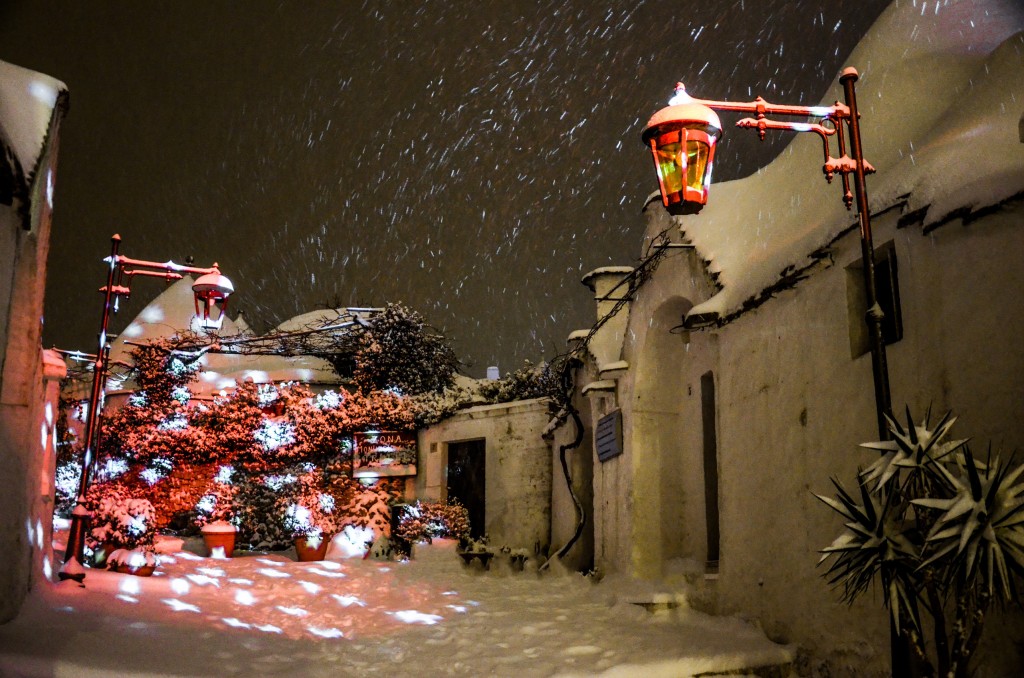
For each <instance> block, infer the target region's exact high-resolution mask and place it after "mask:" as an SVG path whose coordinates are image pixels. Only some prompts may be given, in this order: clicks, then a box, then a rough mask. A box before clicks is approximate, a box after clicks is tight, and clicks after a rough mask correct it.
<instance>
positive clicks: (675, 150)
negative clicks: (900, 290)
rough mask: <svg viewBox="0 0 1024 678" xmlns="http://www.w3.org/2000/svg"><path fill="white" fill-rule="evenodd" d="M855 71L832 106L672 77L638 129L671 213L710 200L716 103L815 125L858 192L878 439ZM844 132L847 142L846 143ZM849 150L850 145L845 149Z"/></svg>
mask: <svg viewBox="0 0 1024 678" xmlns="http://www.w3.org/2000/svg"><path fill="white" fill-rule="evenodd" d="M858 77H859V74H858V73H857V70H856V69H855V68H846V69H844V70H843V72H842V73H841V74H840V76H839V82H840V83H842V85H843V93H844V95H845V99H846V104H845V105H844V104H841V103H839V102H838V101H837V102H835V103H834V104H832V105H831V106H786V105H779V104H771V103H768V102H767V101H765V100H764V99H762V98H761V97H757V98H756V99H754V101H750V102H731V101H710V100H706V99H694V98H692V97H691V96H689V95H688V94H687V93H686V89H685V88H684V87H683V84H682V83H678V84H677V85H676V94H675V96H674V97H673V98H672V99H671V100H670V101H669V105H668V106H667V107H666V108H663V109H661V110H660V111H658V112H657V113H655V114H654V115H653V116H652V117H651V119H650V121H649V122H648V123H647V125H646V126H645V127H644V131H643V141H644V144H645V145H647V146H649V147H650V149H651V153H652V155H653V156H654V167H655V170H656V171H657V173H658V184H659V186H660V187H661V200H662V203H663V204H664V205H665V208H666V209H667V210H668V211H669V213H671V214H696V213H697V212H699V211H700V210H701V208H702V207H703V206H704V205H705V204H706V203H707V199H708V186H709V185H710V183H711V165H712V161H713V159H714V147H715V142H716V141H717V140H718V137H719V136H720V135H721V129H722V126H721V123H720V122H719V121H718V116H717V115H716V114H715V110H720V111H739V112H744V113H754V114H755V115H756V117H754V118H743V119H742V120H739V121H738V122H737V123H736V126H737V127H745V128H750V129H756V130H757V132H758V134H759V135H760V137H761V140H762V141H763V140H764V137H765V132H766V131H767V130H769V129H777V130H788V131H791V132H813V133H815V134H817V135H818V136H819V137H821V140H822V145H823V146H824V150H825V164H824V165H823V166H822V172H824V174H825V179H826V180H827V181H828V182H829V183H832V178H833V177H834V176H835V175H836V174H839V175H840V176H841V177H842V184H843V202H844V203H845V204H846V209H850V208H851V206H852V205H853V201H854V194H855V195H856V200H857V214H858V217H859V220H860V243H861V256H862V258H863V261H864V291H865V296H866V297H867V309H868V310H867V313H866V315H865V321H866V322H867V328H868V339H869V342H870V346H871V371H872V377H873V379H874V386H875V414H876V417H877V419H878V435H879V436H880V438H879V439H880V440H889V439H890V435H889V427H888V425H887V423H886V420H885V417H886V415H887V414H889V413H891V409H892V407H891V398H890V393H889V369H888V365H887V362H886V357H885V342H884V341H883V340H882V318H883V317H884V314H883V313H882V309H881V307H880V306H879V304H878V296H877V293H876V286H875V250H874V245H873V244H872V240H871V214H870V212H869V211H868V193H867V186H866V184H865V181H864V177H865V176H866V175H868V174H871V173H873V172H874V171H875V168H874V167H872V166H871V164H870V163H868V162H867V160H865V159H864V153H863V150H862V148H861V137H860V114H859V113H858V111H857V94H856V91H855V89H854V84H855V83H856V82H857V78H858ZM768 115H773V116H776V115H781V116H787V117H798V118H804V119H805V120H807V122H790V121H785V120H783V121H780V120H773V119H770V118H768V117H767V116H768ZM847 134H849V149H847ZM832 137H836V140H837V146H838V154H839V157H838V158H837V157H833V156H832V155H831V149H830V144H829V142H830V139H831V138H832ZM848 150H849V153H848V152H847V151H848ZM850 174H852V175H853V179H854V183H853V187H854V193H851V192H850V180H849V175H850ZM890 639H891V643H892V671H893V675H894V676H905V675H910V671H911V667H910V659H909V650H908V648H907V645H906V643H905V642H904V641H903V639H902V638H901V637H900V636H899V634H898V633H897V632H896V629H895V625H894V624H892V622H890Z"/></svg>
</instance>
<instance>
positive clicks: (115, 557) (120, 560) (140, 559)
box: [109, 549, 157, 577]
mask: <svg viewBox="0 0 1024 678" xmlns="http://www.w3.org/2000/svg"><path fill="white" fill-rule="evenodd" d="M109 561H110V569H111V570H113V571H114V572H119V573H121V574H133V575H135V576H136V577H149V576H150V575H152V574H153V572H154V571H155V570H156V566H157V559H156V557H155V556H154V555H153V554H152V553H149V552H144V551H129V550H128V549H117V550H115V551H114V552H113V553H111V554H110V558H109Z"/></svg>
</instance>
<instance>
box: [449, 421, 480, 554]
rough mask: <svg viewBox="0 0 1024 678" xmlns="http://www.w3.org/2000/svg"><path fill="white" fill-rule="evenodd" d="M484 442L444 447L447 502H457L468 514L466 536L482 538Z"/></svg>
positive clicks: (477, 441)
mask: <svg viewBox="0 0 1024 678" xmlns="http://www.w3.org/2000/svg"><path fill="white" fill-rule="evenodd" d="M486 470H487V441H486V440H484V439H483V438H481V439H480V440H467V441H465V442H461V443H448V501H450V502H451V501H458V502H459V503H460V504H462V505H463V506H465V507H466V510H467V511H469V536H470V537H472V538H473V539H479V538H480V537H483V536H484V519H485V513H484V507H485V506H486V503H485V501H486V495H485V492H484V478H486V475H485V472H486Z"/></svg>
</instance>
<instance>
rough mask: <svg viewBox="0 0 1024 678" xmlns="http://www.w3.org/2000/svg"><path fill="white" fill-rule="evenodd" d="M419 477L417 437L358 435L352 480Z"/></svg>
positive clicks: (386, 433) (383, 433) (381, 433)
mask: <svg viewBox="0 0 1024 678" xmlns="http://www.w3.org/2000/svg"><path fill="white" fill-rule="evenodd" d="M414 475H416V434H415V433H407V432H403V431H363V432H362V433H357V434H356V435H355V453H354V454H353V455H352V477H353V478H378V477H383V476H414Z"/></svg>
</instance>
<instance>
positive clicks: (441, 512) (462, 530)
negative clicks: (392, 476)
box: [395, 501, 469, 543]
mask: <svg viewBox="0 0 1024 678" xmlns="http://www.w3.org/2000/svg"><path fill="white" fill-rule="evenodd" d="M397 522H398V525H397V526H396V528H395V535H396V536H397V537H399V538H401V539H405V540H406V541H409V542H412V543H415V542H418V541H430V540H431V539H434V538H449V539H460V540H461V539H465V538H466V537H468V536H469V511H467V510H466V508H465V507H464V506H461V505H459V504H457V503H454V502H453V503H451V504H446V503H443V502H425V501H418V502H416V503H415V504H413V505H411V506H406V507H404V510H403V511H402V515H401V516H400V517H399V518H398V521H397Z"/></svg>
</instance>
